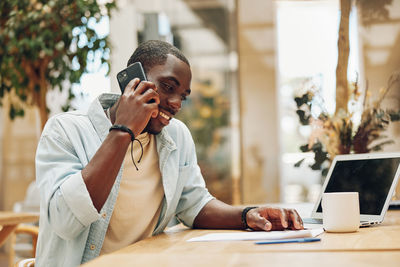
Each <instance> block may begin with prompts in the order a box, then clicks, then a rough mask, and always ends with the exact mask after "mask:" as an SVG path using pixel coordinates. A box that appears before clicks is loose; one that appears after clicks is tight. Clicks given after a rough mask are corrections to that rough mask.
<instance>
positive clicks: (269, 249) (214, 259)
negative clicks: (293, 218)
mask: <svg viewBox="0 0 400 267" xmlns="http://www.w3.org/2000/svg"><path fill="white" fill-rule="evenodd" d="M215 232H232V231H229V230H227V231H220V230H191V229H187V228H185V229H182V227H181V228H172V229H170V230H167V231H166V232H165V233H163V234H160V235H158V236H154V237H151V238H148V239H145V240H142V241H140V242H137V243H135V244H133V245H131V246H128V247H126V248H124V249H121V250H119V251H116V252H114V253H112V254H108V255H104V256H101V257H99V258H97V259H95V260H93V261H91V262H89V263H87V264H85V265H84V266H85V267H91V266H100V267H101V266H208V267H209V266H397V267H398V266H400V211H389V212H388V214H387V215H386V218H385V221H384V222H383V224H381V225H379V226H375V227H369V228H361V229H359V231H357V232H355V233H341V234H339V233H323V234H322V235H320V237H321V239H322V240H321V242H312V243H290V244H276V245H255V244H254V242H253V241H231V242H190V243H189V242H186V240H188V239H189V238H192V237H196V236H200V235H204V234H208V233H215Z"/></svg>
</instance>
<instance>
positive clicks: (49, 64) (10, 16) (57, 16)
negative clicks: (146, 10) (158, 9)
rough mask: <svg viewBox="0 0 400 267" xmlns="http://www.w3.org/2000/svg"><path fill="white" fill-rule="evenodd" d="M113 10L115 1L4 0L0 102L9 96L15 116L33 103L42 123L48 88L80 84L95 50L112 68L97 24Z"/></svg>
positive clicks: (0, 21) (1, 6)
mask: <svg viewBox="0 0 400 267" xmlns="http://www.w3.org/2000/svg"><path fill="white" fill-rule="evenodd" d="M113 8H115V2H114V0H112V1H109V2H108V3H105V4H99V3H98V1H97V0H2V1H0V13H1V17H0V101H1V100H2V99H3V98H4V97H6V96H8V97H9V99H10V102H11V104H10V110H9V115H10V118H11V119H13V118H14V117H16V116H23V115H24V106H25V104H28V105H35V106H37V107H38V108H39V113H40V119H41V124H42V127H43V126H44V124H45V123H46V121H47V118H48V109H47V106H46V93H47V91H48V90H52V89H56V88H57V89H59V90H62V89H63V88H62V87H63V86H62V83H64V82H65V81H69V82H70V83H71V84H72V83H78V82H79V80H80V77H81V75H82V74H83V73H85V72H88V69H87V62H88V60H93V59H94V58H95V54H96V55H98V56H100V59H101V62H102V64H107V66H108V64H109V63H108V55H109V53H110V45H109V42H108V40H107V36H105V37H103V36H99V35H98V34H97V33H96V31H95V29H94V28H93V24H94V23H93V22H98V21H99V20H100V19H101V18H102V16H109V15H110V11H111V10H112V9H113ZM68 90H69V100H71V99H72V98H73V94H72V91H71V86H69V89H68ZM7 93H8V94H7ZM0 104H2V102H0ZM64 109H68V103H67V104H66V106H65V107H64Z"/></svg>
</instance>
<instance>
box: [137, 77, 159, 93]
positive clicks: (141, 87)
mask: <svg viewBox="0 0 400 267" xmlns="http://www.w3.org/2000/svg"><path fill="white" fill-rule="evenodd" d="M136 79H137V78H136ZM150 89H153V90H154V91H157V87H156V85H155V84H154V83H152V82H148V81H142V82H140V84H139V85H138V86H137V88H136V91H135V92H136V93H137V94H140V95H142V94H143V93H144V92H146V91H147V90H150Z"/></svg>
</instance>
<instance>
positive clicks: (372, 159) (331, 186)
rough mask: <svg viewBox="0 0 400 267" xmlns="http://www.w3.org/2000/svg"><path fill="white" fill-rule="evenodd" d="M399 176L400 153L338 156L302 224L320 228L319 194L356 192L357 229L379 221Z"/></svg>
mask: <svg viewBox="0 0 400 267" xmlns="http://www.w3.org/2000/svg"><path fill="white" fill-rule="evenodd" d="M399 176H400V153H366V154H349V155H338V156H336V157H335V158H334V160H333V162H332V164H331V167H330V169H329V172H328V174H327V176H326V179H325V182H324V184H323V186H322V190H321V194H320V196H319V198H318V200H317V202H316V203H315V206H314V209H313V211H312V214H311V218H303V222H304V223H305V224H322V207H321V200H322V195H323V193H329V192H358V193H359V200H360V226H361V227H365V226H370V225H373V224H379V223H381V222H382V221H383V219H384V217H385V214H386V211H387V209H388V207H389V202H390V200H391V198H392V196H393V193H394V191H395V189H396V185H397V182H398V180H399Z"/></svg>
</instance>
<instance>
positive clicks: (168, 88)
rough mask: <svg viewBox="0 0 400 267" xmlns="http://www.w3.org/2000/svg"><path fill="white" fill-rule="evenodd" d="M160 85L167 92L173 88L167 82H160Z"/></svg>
mask: <svg viewBox="0 0 400 267" xmlns="http://www.w3.org/2000/svg"><path fill="white" fill-rule="evenodd" d="M161 85H162V88H163V89H164V90H165V91H167V92H172V91H173V89H174V88H173V87H172V86H171V85H169V84H167V83H161Z"/></svg>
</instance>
